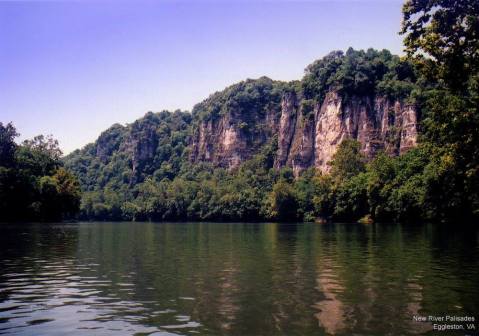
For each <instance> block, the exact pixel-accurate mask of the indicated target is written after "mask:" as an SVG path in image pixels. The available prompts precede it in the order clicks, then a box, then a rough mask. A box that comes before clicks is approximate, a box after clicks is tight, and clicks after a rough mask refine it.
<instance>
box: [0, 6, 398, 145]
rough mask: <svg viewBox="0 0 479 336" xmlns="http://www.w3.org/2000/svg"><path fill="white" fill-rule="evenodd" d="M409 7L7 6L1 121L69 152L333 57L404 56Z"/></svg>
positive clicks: (0, 65) (0, 43)
mask: <svg viewBox="0 0 479 336" xmlns="http://www.w3.org/2000/svg"><path fill="white" fill-rule="evenodd" d="M401 4H402V2H401V1H395V0H382V1H366V0H363V1H361V0H356V1H346V0H342V1H314V0H313V1H304V2H303V1H293V0H291V1H236V2H232V1H228V2H226V1H191V2H189V1H143V2H142V1H131V2H129V1H112V0H102V1H91V0H88V1H48V2H43V1H31V2H23V1H22V2H16V1H9V2H1V1H0V121H1V122H4V123H5V122H9V121H12V122H13V123H14V124H15V126H16V127H17V130H18V131H19V132H20V133H21V139H24V138H30V137H33V136H34V135H37V134H53V136H54V137H56V138H57V139H59V141H60V145H61V147H62V149H63V150H64V152H66V153H68V152H69V151H71V150H73V149H76V148H79V147H82V146H84V145H85V144H87V143H88V142H91V141H93V140H95V139H96V137H97V136H98V135H99V134H100V132H101V131H103V130H105V129H106V128H107V127H109V126H110V125H112V124H113V123H115V122H119V123H127V122H132V121H134V120H135V119H137V118H139V117H141V116H142V115H144V114H145V113H146V112H147V111H161V110H164V109H169V110H175V109H187V110H190V109H191V108H192V106H193V105H194V104H195V103H197V102H199V101H201V100H203V99H204V98H206V97H207V96H208V95H209V94H210V93H213V92H214V91H218V90H221V89H223V88H224V87H226V86H228V85H230V84H233V83H235V82H237V81H240V80H243V79H246V78H257V77H260V76H263V75H266V76H268V77H271V78H273V79H279V80H292V79H300V78H301V76H302V74H303V70H304V68H305V67H306V65H308V64H309V63H311V62H312V61H314V60H315V59H318V58H320V57H322V56H324V55H325V54H327V53H328V52H329V51H331V50H335V49H342V50H345V49H347V48H348V47H349V46H352V47H354V48H357V49H359V48H368V47H374V48H378V49H382V48H387V49H390V50H391V51H392V52H394V53H400V52H401V50H402V44H401V37H400V36H399V35H398V34H397V32H398V31H399V28H400V21H401Z"/></svg>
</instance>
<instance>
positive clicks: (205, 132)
mask: <svg viewBox="0 0 479 336" xmlns="http://www.w3.org/2000/svg"><path fill="white" fill-rule="evenodd" d="M307 103H308V104H309V105H308V104H307ZM273 136H276V137H277V141H278V148H277V152H276V161H275V163H274V166H275V167H276V168H281V167H284V166H289V167H291V168H292V169H293V172H294V174H295V175H296V176H297V175H299V173H300V172H302V171H303V170H305V169H307V168H309V167H313V166H314V167H316V168H318V169H320V170H321V171H323V172H327V171H328V170H329V165H328V163H329V162H330V161H331V159H332V157H333V155H334V153H335V151H336V148H337V146H338V145H339V144H340V143H341V141H342V140H344V139H346V138H352V139H357V140H358V141H359V142H360V143H361V147H362V151H363V152H364V154H365V155H366V156H367V157H368V158H372V157H373V156H374V155H375V154H376V153H377V152H378V151H381V150H383V151H385V152H386V153H388V154H389V155H398V154H401V153H403V152H405V151H407V150H408V149H410V148H412V147H414V146H415V145H416V141H417V114H416V109H415V107H414V106H413V105H408V104H406V103H405V102H402V101H399V100H391V99H388V98H386V97H383V96H352V97H349V98H348V99H345V98H343V97H341V96H340V95H338V94H337V93H336V92H328V93H327V94H326V95H325V98H324V100H323V101H322V102H321V103H312V106H311V102H308V101H302V100H301V99H300V98H298V97H297V96H296V94H295V93H291V92H288V93H285V94H284V95H283V97H282V101H281V104H280V108H279V110H275V109H271V110H268V111H266V113H264V112H262V113H258V111H255V110H254V109H253V110H250V111H248V112H242V113H238V111H235V110H230V111H227V113H225V114H223V115H222V116H220V117H219V118H216V119H211V120H208V121H203V122H201V123H200V124H199V125H198V128H197V130H196V132H195V133H194V134H193V137H192V141H191V149H192V150H191V155H190V160H191V161H193V162H197V161H209V162H212V163H213V164H214V165H217V166H222V167H226V168H228V169H233V168H235V167H237V166H238V165H239V164H240V163H241V162H243V161H244V160H247V159H249V158H251V157H252V156H253V155H254V154H255V153H256V152H257V150H258V148H260V147H261V146H262V145H264V144H266V143H267V142H268V141H269V140H270V139H272V137H273Z"/></svg>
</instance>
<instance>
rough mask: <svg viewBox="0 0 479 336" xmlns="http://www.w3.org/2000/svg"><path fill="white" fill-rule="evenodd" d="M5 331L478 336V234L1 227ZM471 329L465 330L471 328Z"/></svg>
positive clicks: (333, 227)
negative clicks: (447, 326)
mask: <svg viewBox="0 0 479 336" xmlns="http://www.w3.org/2000/svg"><path fill="white" fill-rule="evenodd" d="M0 230H1V231H0V233H1V236H0V244H1V245H0V334H13V335H49V336H50V335H66V334H68V335H72V336H75V335H155V336H157V335H165V336H167V335H417V334H426V335H437V334H439V335H474V333H473V331H465V330H458V331H445V332H438V331H437V330H434V323H433V322H429V321H426V322H417V321H415V320H414V316H416V317H418V316H425V317H427V316H435V317H443V316H446V315H449V316H462V317H464V316H467V317H474V318H475V320H476V323H475V327H476V328H479V323H478V322H477V319H478V318H479V314H478V313H479V235H478V231H476V230H471V229H469V230H466V229H463V228H461V229H455V228H454V226H449V228H447V227H446V228H444V227H440V226H437V225H430V224H429V225H420V226H402V225H396V224H394V225H393V224H389V225H379V224H376V225H360V224H326V225H319V224H275V223H75V224H28V225H24V224H22V225H20V224H17V225H13V224H12V225H10V224H4V225H2V226H1V227H0ZM461 325H462V326H463V327H465V323H462V324H461Z"/></svg>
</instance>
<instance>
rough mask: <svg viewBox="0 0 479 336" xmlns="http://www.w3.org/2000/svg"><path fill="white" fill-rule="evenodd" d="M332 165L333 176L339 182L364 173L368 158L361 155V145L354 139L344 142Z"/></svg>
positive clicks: (339, 147)
mask: <svg viewBox="0 0 479 336" xmlns="http://www.w3.org/2000/svg"><path fill="white" fill-rule="evenodd" d="M330 165H331V176H332V177H333V179H335V180H336V181H338V182H339V181H344V180H347V179H349V178H351V177H353V176H355V175H358V174H359V173H361V172H363V171H364V170H365V167H366V158H365V157H364V154H362V153H361V143H360V142H359V141H357V140H353V139H345V140H343V141H342V142H341V143H340V144H339V146H338V149H337V151H336V153H335V154H334V156H333V159H332V160H331V162H330Z"/></svg>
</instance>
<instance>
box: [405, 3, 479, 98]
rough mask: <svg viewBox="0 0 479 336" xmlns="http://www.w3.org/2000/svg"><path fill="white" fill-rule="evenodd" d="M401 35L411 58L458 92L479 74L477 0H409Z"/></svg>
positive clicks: (425, 71) (432, 75) (478, 8)
mask: <svg viewBox="0 0 479 336" xmlns="http://www.w3.org/2000/svg"><path fill="white" fill-rule="evenodd" d="M401 34H403V35H405V37H404V45H405V47H406V52H407V53H408V55H409V56H410V57H413V58H415V60H416V61H418V62H419V63H420V64H422V67H423V70H424V73H425V74H426V75H427V76H428V77H429V78H431V77H433V78H439V79H441V80H443V81H444V83H445V84H446V85H447V86H448V87H449V88H451V89H453V90H455V91H460V90H463V89H464V88H465V87H466V86H467V78H469V77H470V75H471V74H477V72H478V71H479V53H478V50H479V2H478V1H477V0H459V1H453V0H427V1H425V0H408V1H406V3H405V4H404V6H403V23H402V29H401Z"/></svg>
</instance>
